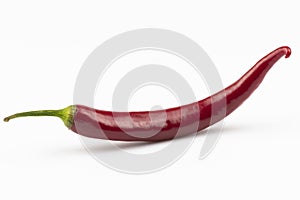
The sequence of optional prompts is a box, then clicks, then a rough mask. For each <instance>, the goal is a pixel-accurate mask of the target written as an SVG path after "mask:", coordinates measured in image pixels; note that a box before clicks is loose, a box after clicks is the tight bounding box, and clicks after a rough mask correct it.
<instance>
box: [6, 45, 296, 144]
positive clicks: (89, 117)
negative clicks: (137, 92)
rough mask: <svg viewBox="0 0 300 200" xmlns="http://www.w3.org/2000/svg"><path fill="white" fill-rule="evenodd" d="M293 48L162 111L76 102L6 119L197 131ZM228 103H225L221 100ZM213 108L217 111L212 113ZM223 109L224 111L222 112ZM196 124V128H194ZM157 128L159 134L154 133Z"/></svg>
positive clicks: (120, 135)
mask: <svg viewBox="0 0 300 200" xmlns="http://www.w3.org/2000/svg"><path fill="white" fill-rule="evenodd" d="M290 54H291V49H290V48H289V47H287V46H284V47H280V48H278V49H276V50H274V51H272V52H271V53H269V54H268V55H266V56H265V57H263V58H262V59H261V60H259V61H258V62H257V63H256V64H255V65H254V66H253V67H252V68H251V69H250V70H249V71H248V72H246V73H245V74H244V75H243V76H242V77H241V78H240V79H239V80H237V81H236V82H235V83H233V84H232V85H230V86H228V87H227V88H225V89H224V90H221V91H220V92H218V93H216V94H214V95H212V96H210V97H207V98H205V99H203V100H201V101H198V102H194V103H191V104H188V105H184V106H180V107H175V108H170V109H167V110H159V111H143V112H112V111H103V110H95V109H93V108H90V107H86V106H82V105H73V106H69V107H67V108H64V109H61V110H40V111H30V112H23V113H17V114H14V115H11V116H9V117H6V118H5V119H4V121H6V122H8V121H9V120H10V119H13V118H16V117H25V116H56V117H59V118H61V119H62V120H63V122H64V123H65V125H66V126H67V127H68V128H69V129H71V130H72V131H74V132H75V133H78V134H80V135H83V136H87V137H92V138H100V139H109V140H120V141H159V140H168V139H173V138H174V137H177V136H178V131H179V129H181V131H180V135H179V136H183V135H187V134H191V133H195V131H200V130H203V129H205V128H207V127H208V126H210V125H212V124H214V123H216V122H218V121H220V120H222V119H223V118H224V117H226V116H227V115H229V114H230V113H231V112H233V111H234V110H235V109H236V108H237V107H239V106H240V105H241V104H242V103H243V102H244V101H245V100H246V99H247V98H248V97H249V96H250V95H251V94H252V92H253V91H254V90H255V89H256V88H257V87H258V86H259V84H260V83H261V82H262V80H263V78H264V77H265V75H266V73H267V72H268V71H269V69H270V68H271V67H272V66H273V65H274V64H275V62H277V61H278V60H279V59H280V58H281V57H282V56H284V55H285V57H286V58H288V57H289V56H290ZM222 101H223V102H225V103H224V104H223V103H221V102H222ZM212 108H213V109H215V112H212ZM223 111H224V114H219V113H222V112H223ZM195 124H197V127H196V130H195V129H194V128H193V127H195ZM154 131H157V133H156V134H154V135H151V136H150V137H149V134H153V132H154ZM133 134H134V135H133Z"/></svg>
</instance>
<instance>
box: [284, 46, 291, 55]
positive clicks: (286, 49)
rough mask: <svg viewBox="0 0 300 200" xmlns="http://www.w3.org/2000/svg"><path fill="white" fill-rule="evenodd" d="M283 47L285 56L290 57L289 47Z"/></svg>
mask: <svg viewBox="0 0 300 200" xmlns="http://www.w3.org/2000/svg"><path fill="white" fill-rule="evenodd" d="M284 48H285V51H286V52H285V58H288V57H290V55H291V53H292V50H291V48H290V47H288V46H285V47H284Z"/></svg>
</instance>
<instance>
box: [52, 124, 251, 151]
mask: <svg viewBox="0 0 300 200" xmlns="http://www.w3.org/2000/svg"><path fill="white" fill-rule="evenodd" d="M249 128H251V127H250V125H234V126H226V127H223V129H222V130H221V134H235V133H237V132H238V133H241V132H242V130H245V129H249ZM207 131H208V129H205V130H202V131H199V132H198V133H197V135H196V136H195V139H197V138H199V137H203V135H204V133H206V132H207ZM218 131H220V130H219V128H215V127H214V126H212V127H211V128H209V134H214V133H218ZM192 137H194V135H187V136H184V137H179V138H176V139H175V140H174V141H173V142H176V141H177V140H178V141H179V140H187V139H192ZM80 141H81V143H82V144H83V143H84V142H88V143H89V144H91V145H89V149H90V151H93V152H107V153H108V152H111V151H116V148H119V149H123V150H130V149H134V148H137V147H144V146H152V145H157V144H167V143H169V142H171V141H170V140H166V141H157V142H142V141H137V142H119V141H107V140H99V139H90V138H80ZM57 152H58V153H59V154H62V153H63V154H72V155H74V154H86V150H85V147H84V144H83V145H81V146H76V147H72V148H64V149H59V150H58V151H57Z"/></svg>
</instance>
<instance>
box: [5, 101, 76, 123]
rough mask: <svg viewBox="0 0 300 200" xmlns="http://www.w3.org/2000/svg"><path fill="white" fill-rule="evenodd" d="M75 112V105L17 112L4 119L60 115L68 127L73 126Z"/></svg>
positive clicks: (6, 120)
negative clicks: (55, 108) (58, 108)
mask: <svg viewBox="0 0 300 200" xmlns="http://www.w3.org/2000/svg"><path fill="white" fill-rule="evenodd" d="M74 112H75V106H68V107H66V108H64V109H61V110H36V111H29V112H21V113H16V114H14V115H11V116H8V117H6V118H4V121H5V122H8V121H9V120H11V119H14V118H18V117H32V116H54V117H59V118H60V119H61V120H62V121H63V122H64V124H65V125H66V126H67V127H68V128H71V126H72V124H73V114H74Z"/></svg>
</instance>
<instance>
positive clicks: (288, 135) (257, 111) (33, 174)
mask: <svg viewBox="0 0 300 200" xmlns="http://www.w3.org/2000/svg"><path fill="white" fill-rule="evenodd" d="M299 18H300V14H299V6H298V4H297V1H247V2H245V1H243V2H242V1H185V2H183V1H180V3H179V1H174V0H172V1H155V0H153V1H148V2H144V1H106V2H103V1H84V3H77V2H74V1H69V2H67V1H49V3H42V2H41V1H6V3H4V2H1V3H0V66H1V67H0V69H1V71H0V88H1V94H2V95H1V104H0V111H1V112H0V117H1V118H4V117H5V116H6V115H9V114H12V113H14V112H19V111H25V110H35V109H43V108H53V109H56V108H62V107H65V106H67V105H70V104H72V102H73V89H74V84H75V81H76V77H77V74H78V72H79V70H80V67H81V65H82V63H83V62H84V60H85V59H86V57H87V56H88V55H89V54H90V53H91V52H92V51H93V49H95V48H96V47H97V46H98V45H100V44H101V43H102V42H104V41H105V40H107V39H109V38H110V37H112V36H114V35H117V34H119V33H122V32H125V31H129V30H132V29H137V28H147V27H154V28H164V29H170V30H174V31H176V32H179V33H182V34H184V35H186V36H188V37H189V38H191V39H193V40H194V41H196V42H197V43H198V44H200V45H201V46H202V47H203V48H204V49H205V50H206V52H207V53H208V55H209V56H210V57H211V58H212V60H213V61H214V63H215V65H216V66H217V68H218V70H219V73H220V76H221V77H222V80H223V83H224V85H225V86H226V85H228V84H231V83H232V82H233V81H234V80H236V79H237V78H239V77H240V76H241V75H242V74H243V73H244V72H245V71H247V70H248V69H249V68H250V67H251V66H252V65H253V64H254V63H255V62H256V61H257V60H258V59H260V58H261V57H262V56H264V55H265V54H267V53H269V52H270V51H272V50H273V49H275V48H277V47H279V46H282V45H288V46H290V47H291V49H292V51H293V52H292V55H291V57H290V58H289V59H282V60H280V61H279V62H278V63H277V64H276V66H275V67H274V68H273V69H272V70H271V71H270V72H269V74H268V75H267V77H266V79H265V80H264V82H263V83H262V85H261V86H260V88H259V89H258V90H257V91H256V92H255V93H254V94H253V95H252V96H251V97H250V99H249V100H247V101H246V102H245V103H244V104H243V105H242V107H240V108H239V109H238V110H236V111H235V112H234V113H233V114H232V115H230V116H229V117H228V118H226V120H225V126H224V131H223V134H222V137H221V139H220V140H219V142H218V144H217V146H216V148H215V149H214V151H213V152H212V153H211V154H210V155H209V156H208V157H207V158H205V159H204V160H198V157H199V153H200V149H201V144H202V142H203V140H204V138H205V136H204V135H199V136H197V138H196V141H195V142H194V143H193V145H192V147H191V148H190V149H189V150H188V151H187V152H186V153H185V155H184V156H183V157H182V158H181V159H180V160H178V161H177V162H176V163H175V164H173V165H172V166H170V167H168V168H166V169H164V170H162V171H159V172H156V173H152V174H146V175H130V174H122V173H119V172H116V171H114V170H111V169H109V168H107V167H105V166H103V165H101V164H100V163H98V162H97V161H95V160H94V159H93V158H92V157H91V156H90V155H89V154H88V153H87V152H86V151H85V150H84V148H83V147H82V145H81V143H80V140H79V138H78V136H77V135H76V134H74V133H72V132H71V131H69V130H67V128H65V127H64V126H63V124H62V123H61V122H60V121H58V120H57V119H54V118H39V119H36V118H27V119H18V120H14V121H11V122H9V123H4V122H1V124H0V133H1V139H0V199H21V198H23V199H24V198H26V199H27V198H28V199H57V198H58V199H113V198H114V199H120V198H130V199H132V200H133V199H151V200H153V199H160V198H161V199H163V198H164V199H175V198H176V199H183V198H184V199H221V198H222V199H225V198H230V199H241V198H243V199H253V198H260V199H262V198H268V199H299V197H300V193H299V180H300V170H299V169H300V162H299V152H300V134H299V128H298V123H299V112H300V107H299V102H300V98H299V95H298V93H299V89H298V88H299V82H300V81H299V74H300V73H299V66H300V61H299V59H298V58H299V57H300V56H299V55H300V52H299V50H300V48H299V46H300V37H299V33H300V32H299V22H298V19H299ZM192 87H193V88H194V89H197V86H196V85H195V86H192ZM141 148H143V147H141Z"/></svg>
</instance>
